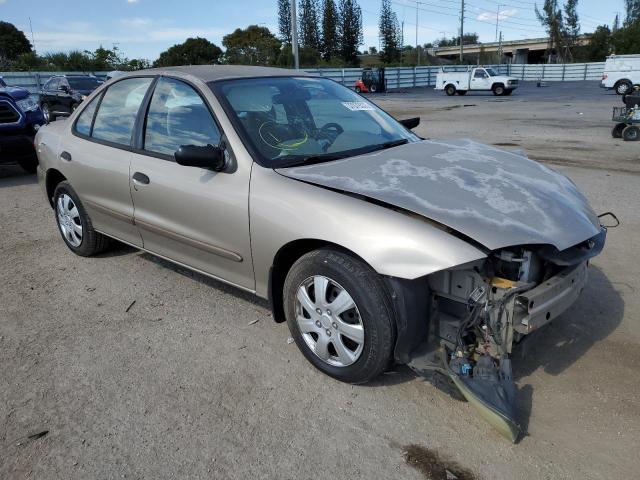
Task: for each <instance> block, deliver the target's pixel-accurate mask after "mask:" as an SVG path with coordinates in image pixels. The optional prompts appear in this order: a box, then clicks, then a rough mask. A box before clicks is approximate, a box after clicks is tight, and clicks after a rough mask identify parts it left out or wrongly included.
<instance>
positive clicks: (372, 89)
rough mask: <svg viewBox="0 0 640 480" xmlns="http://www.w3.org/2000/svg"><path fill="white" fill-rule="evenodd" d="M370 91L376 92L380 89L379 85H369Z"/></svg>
mask: <svg viewBox="0 0 640 480" xmlns="http://www.w3.org/2000/svg"><path fill="white" fill-rule="evenodd" d="M369 91H370V92H371V93H376V92H377V91H378V87H377V86H376V85H371V86H370V87H369Z"/></svg>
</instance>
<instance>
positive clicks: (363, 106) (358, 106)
mask: <svg viewBox="0 0 640 480" xmlns="http://www.w3.org/2000/svg"><path fill="white" fill-rule="evenodd" d="M342 105H344V106H345V107H347V108H348V109H349V110H351V111H352V112H357V111H359V110H373V105H370V104H368V103H367V102H342Z"/></svg>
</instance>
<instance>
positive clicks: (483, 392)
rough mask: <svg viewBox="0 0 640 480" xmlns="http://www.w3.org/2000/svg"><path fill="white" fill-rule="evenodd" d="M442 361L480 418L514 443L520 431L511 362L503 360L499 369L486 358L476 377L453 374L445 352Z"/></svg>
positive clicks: (477, 370) (479, 364) (490, 359)
mask: <svg viewBox="0 0 640 480" xmlns="http://www.w3.org/2000/svg"><path fill="white" fill-rule="evenodd" d="M443 360H444V365H445V368H446V371H447V373H448V374H449V376H450V377H451V380H453V383H455V385H456V387H458V390H460V392H461V393H462V395H464V397H465V398H466V399H467V401H468V402H469V403H470V404H471V405H473V407H474V408H475V409H476V410H477V411H478V413H479V414H480V416H481V417H482V418H484V419H485V420H486V421H487V422H489V424H491V425H492V426H493V427H494V428H495V429H496V430H498V432H500V433H501V434H502V435H503V436H504V437H506V438H508V439H509V440H511V442H513V443H515V442H516V441H517V440H518V437H519V436H520V431H521V429H520V425H518V423H517V421H516V418H515V409H514V404H515V394H516V386H515V383H514V381H513V375H512V373H511V360H510V359H509V358H507V357H503V358H502V359H501V360H500V366H499V367H496V366H495V364H494V363H493V359H492V358H491V357H489V356H486V355H485V356H483V357H482V358H481V359H480V360H479V361H478V364H477V366H476V368H475V369H474V370H475V372H474V375H473V376H466V375H465V376H463V375H458V374H457V373H456V372H454V371H453V370H452V369H451V367H450V366H449V362H448V360H447V354H446V349H445V353H444V358H443ZM481 362H482V363H483V364H482V365H481Z"/></svg>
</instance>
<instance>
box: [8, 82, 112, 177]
mask: <svg viewBox="0 0 640 480" xmlns="http://www.w3.org/2000/svg"><path fill="white" fill-rule="evenodd" d="M102 83H103V82H102V81H100V80H99V79H98V78H96V77H95V76H93V75H56V76H53V77H51V78H50V79H49V80H47V81H46V82H45V84H44V85H43V87H42V90H41V91H40V94H39V97H40V98H39V99H38V100H36V99H35V98H34V96H33V95H31V93H30V92H29V91H28V90H27V89H26V88H22V87H14V86H11V87H10V86H8V85H7V84H6V82H5V81H4V79H3V78H2V77H0V163H8V162H16V161H17V162H18V163H19V164H20V166H21V167H22V168H24V169H25V170H26V171H28V172H30V173H35V171H36V167H37V165H38V158H37V156H36V152H35V148H34V145H33V138H34V136H35V134H36V132H37V131H38V129H39V128H40V127H41V126H42V125H44V124H46V123H49V122H50V121H53V120H55V119H56V117H59V116H65V117H67V116H69V115H70V114H71V113H73V111H74V110H75V109H76V108H77V107H78V105H80V103H81V102H82V101H83V100H84V99H85V98H86V97H87V95H89V94H90V93H91V92H93V91H94V90H95V89H96V88H97V87H98V86H100V85H101V84H102Z"/></svg>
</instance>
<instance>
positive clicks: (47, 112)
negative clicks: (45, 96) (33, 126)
mask: <svg viewBox="0 0 640 480" xmlns="http://www.w3.org/2000/svg"><path fill="white" fill-rule="evenodd" d="M40 108H41V109H42V114H43V115H44V120H45V121H46V122H47V123H49V122H53V121H54V120H55V119H56V116H55V115H54V114H53V112H52V111H51V107H49V104H48V103H43V104H42V105H40Z"/></svg>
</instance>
